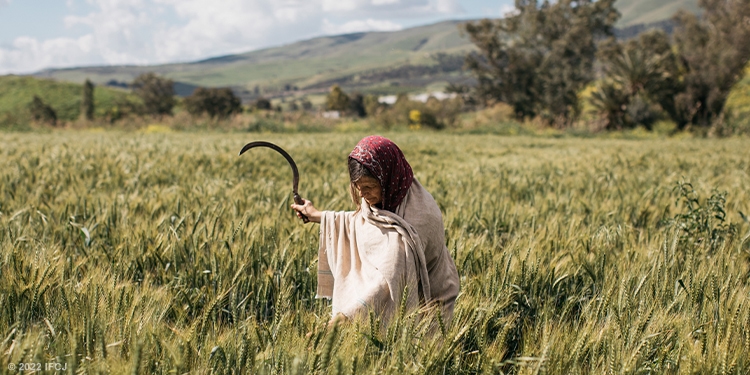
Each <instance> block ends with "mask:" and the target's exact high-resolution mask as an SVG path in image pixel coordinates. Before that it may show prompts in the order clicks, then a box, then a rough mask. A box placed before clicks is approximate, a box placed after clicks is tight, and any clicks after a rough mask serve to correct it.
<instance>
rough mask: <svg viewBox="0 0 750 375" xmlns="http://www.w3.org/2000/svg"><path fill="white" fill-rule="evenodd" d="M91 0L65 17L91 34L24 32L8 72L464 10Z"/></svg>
mask: <svg viewBox="0 0 750 375" xmlns="http://www.w3.org/2000/svg"><path fill="white" fill-rule="evenodd" d="M10 1H11V0H0V6H2V5H3V4H6V5H7V4H8V3H9V2H10ZM69 1H70V0H69ZM86 1H87V2H88V3H89V5H90V6H91V8H93V11H91V12H90V13H88V14H84V15H67V16H64V23H65V25H66V26H67V27H69V28H73V27H75V28H76V29H79V30H80V28H81V27H84V28H86V29H88V32H87V33H86V35H85V36H83V37H80V38H64V37H61V38H56V39H49V40H37V39H33V38H24V37H19V38H17V39H16V40H15V42H14V43H13V44H12V46H10V47H7V46H6V47H2V46H0V74H4V73H8V72H17V73H28V72H33V71H36V70H39V69H42V68H46V67H70V66H80V65H92V64H109V65H116V64H157V63H167V62H174V61H191V60H196V59H201V58H206V57H210V56H217V55H222V54H227V53H237V52H246V51H249V50H253V49H257V48H261V47H268V46H274V45H281V44H284V43H289V42H292V41H296V40H301V39H305V38H309V37H313V36H318V35H322V34H339V33H352V32H361V31H392V30H399V29H401V25H400V24H399V23H397V22H395V21H394V20H397V19H415V18H419V17H434V16H436V15H445V14H457V13H461V12H462V8H461V6H460V5H459V2H458V0H224V1H220V2H219V1H217V0H86ZM69 5H70V4H69ZM71 11H72V10H71ZM175 16H176V17H175ZM175 18H176V19H177V22H175V21H174V20H175Z"/></svg>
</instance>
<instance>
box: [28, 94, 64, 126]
mask: <svg viewBox="0 0 750 375" xmlns="http://www.w3.org/2000/svg"><path fill="white" fill-rule="evenodd" d="M29 112H31V118H32V119H33V120H34V121H39V122H44V123H48V124H50V125H52V126H55V125H56V124H57V113H55V110H54V109H52V107H50V106H49V105H47V104H46V103H44V101H43V100H42V98H40V97H38V96H36V95H34V97H33V98H32V99H31V103H29Z"/></svg>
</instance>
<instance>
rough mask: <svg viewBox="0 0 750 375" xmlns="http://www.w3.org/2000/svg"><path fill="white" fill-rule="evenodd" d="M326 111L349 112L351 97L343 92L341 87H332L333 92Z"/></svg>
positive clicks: (329, 97)
mask: <svg viewBox="0 0 750 375" xmlns="http://www.w3.org/2000/svg"><path fill="white" fill-rule="evenodd" d="M326 109H327V110H329V111H342V112H343V111H347V110H349V96H348V95H346V93H345V92H344V91H343V90H341V87H339V85H333V86H331V91H330V92H329V93H328V97H327V98H326Z"/></svg>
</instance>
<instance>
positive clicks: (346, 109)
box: [325, 85, 368, 117]
mask: <svg viewBox="0 0 750 375" xmlns="http://www.w3.org/2000/svg"><path fill="white" fill-rule="evenodd" d="M325 108H326V110H328V111H339V112H343V113H346V114H352V115H356V116H358V117H365V116H367V114H368V112H367V107H366V106H365V97H364V96H363V95H362V94H360V93H354V94H352V96H349V95H348V94H347V93H345V92H344V90H342V89H341V87H339V85H333V86H331V90H330V91H329V92H328V96H327V97H326V106H325Z"/></svg>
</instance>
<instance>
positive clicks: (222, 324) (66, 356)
mask: <svg viewBox="0 0 750 375" xmlns="http://www.w3.org/2000/svg"><path fill="white" fill-rule="evenodd" d="M364 135H365V134H291V135H278V134H275V135H274V134H212V133H192V134H190V133H166V134H157V133H155V134H146V133H137V132H131V133H120V132H83V131H80V132H74V131H54V132H50V133H47V134H33V133H0V143H1V144H2V145H3V147H2V148H0V229H1V230H0V368H2V369H3V370H2V371H3V372H4V371H6V369H12V368H14V366H17V365H18V364H19V363H41V364H46V363H53V364H55V363H56V364H58V365H60V366H62V365H64V366H67V371H68V372H69V373H76V371H79V372H80V371H85V372H86V373H114V374H122V373H132V374H135V373H142V374H168V373H169V374H173V373H177V374H183V373H186V372H190V373H198V374H204V373H205V374H209V373H211V374H215V373H225V374H232V373H235V374H236V373H253V374H256V373H258V374H304V373H319V374H375V373H378V374H380V373H389V374H403V373H410V374H411V373H414V374H417V373H418V374H439V373H445V374H502V373H505V374H508V373H511V374H646V373H657V374H737V375H740V374H747V373H748V372H750V356H748V353H750V285H749V284H750V241H749V239H748V237H749V236H750V224H749V223H748V219H747V217H746V216H745V215H747V214H750V186H749V185H748V184H747V182H748V181H750V149H748V147H746V146H747V142H746V140H745V139H728V140H716V139H692V138H678V137H677V138H670V139H654V140H617V139H601V138H599V139H572V138H559V139H552V138H535V137H498V136H490V135H477V136H474V135H462V136H458V135H451V134H440V133H414V132H412V133H409V132H400V133H388V134H384V135H386V136H388V137H390V138H391V139H393V140H394V141H395V142H396V143H397V144H399V146H400V147H401V148H402V149H403V150H404V153H405V155H406V157H407V159H408V160H409V162H410V163H411V165H412V167H413V169H414V171H415V175H416V178H417V179H418V180H419V181H420V182H422V184H423V185H424V186H425V187H426V188H427V189H428V190H429V191H430V192H431V193H432V195H433V196H434V198H435V199H436V201H437V202H438V204H439V206H440V208H441V210H442V211H443V220H444V223H445V229H446V234H447V246H448V248H449V250H450V252H451V254H452V255H453V257H454V259H455V260H456V264H457V267H458V270H459V274H460V276H461V288H462V289H461V294H460V295H459V297H458V300H457V306H456V312H455V316H454V320H453V323H452V324H451V325H449V326H445V325H443V324H440V319H439V318H437V317H429V316H428V317H423V318H422V319H417V317H418V316H417V314H415V313H413V312H404V313H402V314H399V316H398V317H397V318H396V319H395V320H394V322H393V323H392V324H391V325H389V326H387V327H384V326H380V325H379V323H378V321H377V319H376V318H375V317H371V318H370V319H369V320H368V319H366V320H364V321H361V322H355V323H349V324H345V325H343V326H340V327H337V328H334V329H331V330H326V329H325V328H324V325H325V323H326V321H327V319H328V318H329V314H330V307H329V305H328V303H327V302H325V301H321V300H316V299H314V296H315V286H316V267H317V244H318V227H317V224H308V225H303V224H302V223H301V222H300V221H299V220H298V219H296V218H295V217H294V216H293V214H292V212H291V210H290V209H289V204H290V201H291V197H290V195H291V191H290V190H291V172H290V170H289V167H288V165H286V162H285V161H284V159H283V158H281V157H280V156H279V155H278V154H276V153H273V152H272V151H270V150H264V149H258V150H253V151H251V152H250V153H249V154H246V155H243V156H242V157H238V156H237V152H238V151H239V149H240V148H241V147H242V146H243V145H244V144H245V143H246V142H249V141H253V140H261V139H262V140H268V141H271V142H275V143H277V144H279V145H281V146H282V147H284V148H285V149H286V150H288V151H289V152H290V153H291V154H292V156H293V157H294V158H295V159H296V160H297V163H298V165H299V168H300V173H301V182H300V193H301V194H302V195H303V196H304V197H306V198H308V199H311V200H312V201H314V202H315V203H316V205H317V206H318V207H320V208H323V209H333V210H345V209H351V208H352V205H351V202H349V198H348V194H347V189H346V188H347V186H348V185H347V184H348V181H347V178H348V174H347V171H346V169H345V168H346V156H347V154H348V152H349V151H350V150H351V149H352V147H353V146H354V145H355V144H356V142H357V141H358V140H359V139H360V138H361V137H362V136H364ZM688 182H689V183H691V184H692V185H687V184H686V183H688ZM431 327H432V328H431ZM9 373H17V372H14V371H10V372H9Z"/></svg>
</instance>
